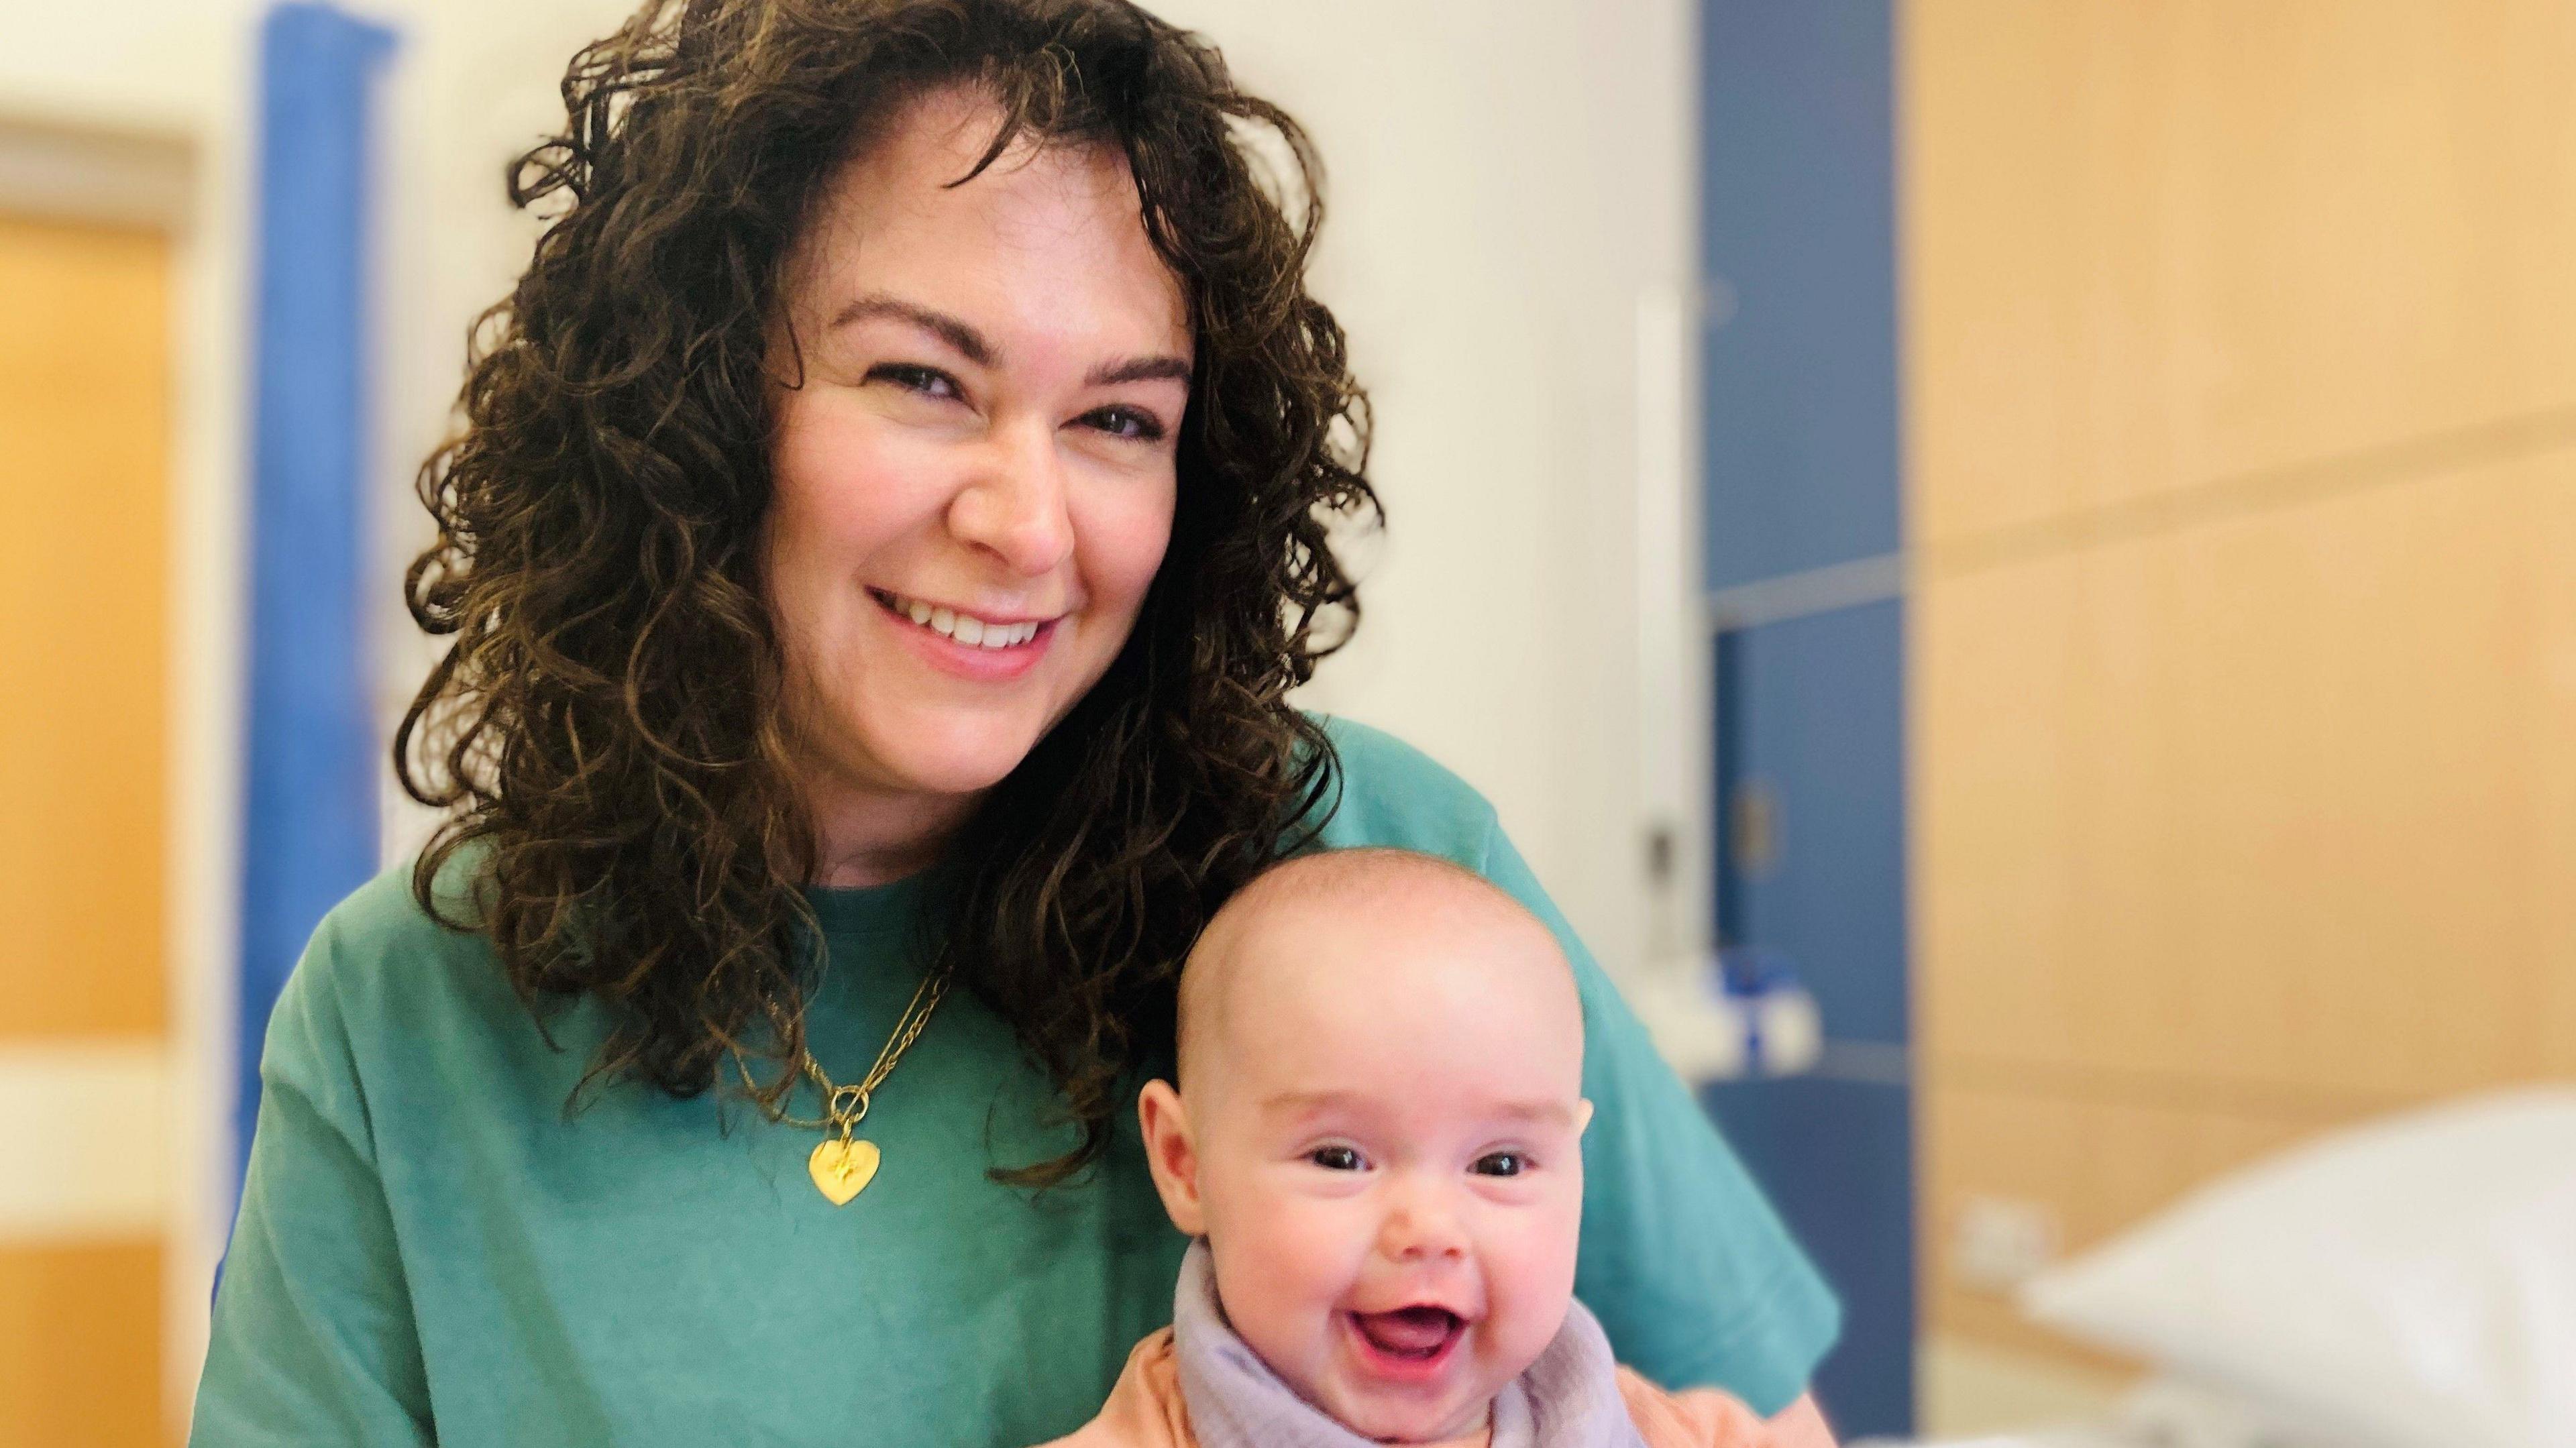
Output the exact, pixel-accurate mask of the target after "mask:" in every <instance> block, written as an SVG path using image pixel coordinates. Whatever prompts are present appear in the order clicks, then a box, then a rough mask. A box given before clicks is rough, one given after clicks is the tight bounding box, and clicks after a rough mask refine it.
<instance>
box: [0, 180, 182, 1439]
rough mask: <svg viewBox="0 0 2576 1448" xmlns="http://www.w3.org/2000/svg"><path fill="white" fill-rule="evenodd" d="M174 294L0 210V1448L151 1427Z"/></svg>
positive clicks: (156, 1308)
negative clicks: (2, 924)
mask: <svg viewBox="0 0 2576 1448" xmlns="http://www.w3.org/2000/svg"><path fill="white" fill-rule="evenodd" d="M169 291H170V242H169V240H168V238H167V237H166V236H164V235H162V234H161V233H158V232H155V231H149V230H142V229H126V228H117V227H107V226H97V225H83V224H74V223H66V222H59V221H50V220H36V219H30V218H18V217H11V216H8V215H6V214H0V921H6V922H7V924H6V930H5V934H0V1448H20V1445H36V1444H59V1443H81V1444H95V1445H110V1444H146V1443H154V1442H157V1441H160V1440H162V1439H164V1438H165V1437H167V1436H168V1425H167V1424H166V1423H165V1421H164V1413H163V1410H162V1384H161V1369H162V1351H161V1322H162V1314H161V1301H162V1288H161V1275H162V1258H163V1218H164V1212H165V1204H166V1202H167V1200H168V1194H169V1189H170V1180H169V1178H170V1173H169V1170H168V1168H167V1167H166V1166H165V1165H164V1164H163V1159H164V1157H165V1156H166V1155H167V1153H166V1152H163V1151H159V1150H156V1149H155V1143H156V1142H157V1141H162V1140H166V1135H165V1134H166V1132H167V1131H169V1130H170V1129H171V1128H172V1121H173V1118H172V1117H171V1114H170V1111H169V1107H170V1105H171V1103H170V1102H169V1100H168V1092H167V1087H166V1084H165V1083H166V1080H167V1076H168V1073H167V1070H166V1060H167V1054H168V1048H169V1025H170V1006H169V1000H168V994H169V992H168V986H167V977H168V972H167V968H166V965H165V960H166V953H165V952H166V948H167V945H166V924H167V915H166V905H165V900H166V897H167V890H166V888H165V887H166V875H167V868H166V864H165V861H166V859H167V855H168V843H167V842H168V818H167V816H168V795H169V791H168V788H167V781H168V773H169V766H168V754H169V731H168V713H169V710H168V699H169V692H168V690H169V685H168V681H167V676H168V673H169V662H170V660H169V643H168V634H169V608H170V603H169V600H170V589H169V582H168V580H169V558H168V537H167V535H168V498H169V492H170V431H171V419H170V395H169V394H170V364H169V346H170V339H169V311H170V303H169Z"/></svg>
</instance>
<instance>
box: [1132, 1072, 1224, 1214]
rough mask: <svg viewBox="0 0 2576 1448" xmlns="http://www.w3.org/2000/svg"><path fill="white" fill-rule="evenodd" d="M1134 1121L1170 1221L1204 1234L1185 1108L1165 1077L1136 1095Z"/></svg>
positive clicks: (1196, 1166)
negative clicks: (1143, 1133)
mask: <svg viewBox="0 0 2576 1448" xmlns="http://www.w3.org/2000/svg"><path fill="white" fill-rule="evenodd" d="M1136 1121H1137V1124H1138V1125H1139V1126H1141V1127H1143V1128H1144V1132H1145V1165H1146V1166H1148V1167H1149V1168H1151V1169H1152V1170H1153V1173H1154V1190H1155V1191H1156V1192H1158V1193H1160V1194H1161V1196H1162V1198H1163V1211H1164V1213H1165V1214H1166V1215H1168V1216H1169V1217H1171V1219H1172V1225H1173V1226H1175V1227H1178V1228H1180V1229H1181V1231H1182V1233H1183V1234H1184V1235H1186V1236H1191V1237H1204V1236H1206V1235H1207V1212H1206V1209H1205V1208H1204V1207H1203V1206H1202V1205H1201V1204H1200V1202H1199V1153H1198V1147H1197V1145H1196V1144H1195V1143H1194V1142H1193V1141H1192V1140H1191V1138H1190V1113H1189V1108H1188V1107H1187V1106H1186V1105H1184V1104H1183V1103H1182V1101H1181V1093H1180V1092H1178V1091H1175V1090H1173V1089H1172V1083H1171V1082H1169V1081H1148V1082H1146V1083H1145V1089H1144V1090H1143V1091H1141V1092H1139V1093H1137V1096H1136Z"/></svg>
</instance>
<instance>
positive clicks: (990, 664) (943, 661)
mask: <svg viewBox="0 0 2576 1448" xmlns="http://www.w3.org/2000/svg"><path fill="white" fill-rule="evenodd" d="M868 596H869V597H870V598H873V599H875V600H876V604H877V607H878V608H879V609H881V610H882V611H883V612H884V613H885V615H886V619H887V621H888V622H889V623H891V624H893V625H894V627H895V629H896V630H897V631H898V632H899V633H901V634H902V635H903V636H904V638H905V640H906V641H907V642H908V643H909V644H910V645H911V646H912V648H913V649H914V651H915V652H916V653H918V654H919V655H920V656H921V658H922V659H923V660H924V661H925V662H927V663H929V664H930V666H931V667H933V668H935V669H938V670H939V671H940V672H942V673H946V674H951V675H954V676H956V677H958V678H962V679H973V680H976V681H978V682H982V683H999V682H1003V681H1006V680H1010V679H1016V678H1018V677H1019V676H1020V675H1022V674H1025V673H1027V672H1028V671H1029V670H1031V669H1033V668H1035V667H1037V663H1038V660H1039V659H1041V658H1043V657H1044V656H1045V655H1046V651H1047V649H1048V647H1049V646H1050V645H1051V644H1052V643H1054V641H1055V636H1056V633H1057V625H1059V624H1061V623H1063V622H1064V621H1065V619H1066V618H1067V617H1069V615H1058V616H1057V617H1054V618H1049V619H1019V620H986V619H980V618H976V617H975V616H973V615H971V614H960V613H958V612H956V611H955V610H953V609H949V608H945V607H940V606H938V605H934V604H930V603H927V602H924V601H922V600H919V599H912V598H906V597H905V596H903V595H902V594H898V593H891V592H888V591H885V590H883V589H875V588H871V589H869V590H868ZM997 640H999V642H996V641H997Z"/></svg>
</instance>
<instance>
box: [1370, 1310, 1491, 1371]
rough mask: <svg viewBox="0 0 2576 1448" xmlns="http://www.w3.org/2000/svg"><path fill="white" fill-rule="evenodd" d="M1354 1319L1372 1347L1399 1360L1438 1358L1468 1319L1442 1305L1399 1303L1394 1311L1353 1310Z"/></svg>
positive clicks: (1416, 1360)
mask: <svg viewBox="0 0 2576 1448" xmlns="http://www.w3.org/2000/svg"><path fill="white" fill-rule="evenodd" d="M1351 1323H1352V1325H1353V1326H1355V1327H1357V1328H1358V1329H1359V1332H1360V1336H1361V1338H1363V1339H1364V1340H1366V1341H1367V1343H1368V1345H1369V1346H1370V1347H1373V1348H1375V1349H1377V1350H1378V1351H1379V1352H1382V1353H1384V1354H1386V1355H1387V1356H1388V1357H1391V1358H1394V1359H1396V1360H1397V1361H1399V1362H1408V1363H1429V1362H1433V1361H1436V1360H1437V1359H1438V1358H1439V1357H1440V1355H1441V1354H1442V1353H1443V1352H1445V1351H1446V1350H1447V1349H1448V1347H1449V1345H1450V1344H1451V1343H1453V1342H1455V1341H1457V1338H1458V1331H1459V1329H1460V1328H1463V1327H1465V1326H1466V1325H1467V1324H1466V1319H1464V1318H1462V1317H1460V1316H1459V1315H1458V1314H1456V1313H1454V1312H1451V1311H1449V1310H1448V1309H1447V1308H1443V1307H1399V1308H1397V1309H1396V1310H1395V1311H1393V1312H1354V1313H1352V1314H1351Z"/></svg>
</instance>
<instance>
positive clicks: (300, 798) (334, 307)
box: [234, 4, 393, 1180]
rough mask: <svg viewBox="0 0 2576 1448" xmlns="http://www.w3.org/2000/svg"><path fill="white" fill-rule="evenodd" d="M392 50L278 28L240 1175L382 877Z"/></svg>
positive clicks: (291, 20) (263, 88) (253, 663)
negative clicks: (330, 949) (262, 1089)
mask: <svg viewBox="0 0 2576 1448" xmlns="http://www.w3.org/2000/svg"><path fill="white" fill-rule="evenodd" d="M392 48H393V35H392V33H391V32H390V31H387V30H385V29H383V28H382V27H380V26H376V25H371V24H369V23H367V22H365V21H363V20H359V19H356V18H354V17H351V16H349V15H346V14H343V13H342V12H340V11H338V10H335V9H333V8H331V7H330V6H327V5H315V4H284V5H278V6H276V7H274V8H272V9H271V10H270V11H269V13H268V17H267V20H266V21H265V23H264V25H263V26H262V29H261V34H260V142H259V143H260V154H259V187H260V191H259V310H258V318H259V331H258V358H257V361H258V379H257V385H256V389H255V390H256V395H257V404H256V406H257V414H256V417H255V419H254V422H253V438H252V460H251V500H250V505H251V520H250V532H251V636H250V700H249V720H248V758H247V759H246V761H245V773H246V781H245V788H244V797H243V806H242V815H243V818H242V880H241V892H242V893H241V997H240V1002H239V1008H240V1016H239V1022H240V1040H239V1049H240V1056H239V1063H238V1068H237V1069H238V1071H239V1075H238V1077H237V1079H236V1083H235V1085H236V1090H235V1096H234V1129H235V1131H236V1133H237V1136H236V1138H235V1141H234V1151H235V1154H236V1165H238V1164H239V1161H240V1159H241V1158H242V1157H244V1156H246V1155H247V1153H248V1152H249V1150H250V1138H251V1128H252V1125H253V1123H254V1122H255V1121H256V1120H257V1118H258V1112H259V1058H260V1048H261V1045H262V1043H263V1041H264V1040H265V1037H266V1034H267V1027H268V1015H269V1010H270V1008H271V1007H272V1006H273V1005H274V1004H275V1003H276V1001H277V993H278V991H279V990H280V989H281V988H283V987H284V985H285V983H286V977H287V972H288V971H289V970H291V969H292V968H293V967H294V965H295V960H296V957H297V956H298V955H299V954H300V953H301V952H302V951H303V949H304V942H305V939H306V937H308V936H310V935H311V934H312V933H313V927H314V926H315V925H318V924H320V923H321V920H322V916H323V913H324V912H325V911H328V910H329V909H330V908H331V907H332V906H333V905H335V904H337V903H339V900H340V898H341V897H342V896H344V895H346V894H348V893H349V892H350V891H352V890H355V889H356V888H357V887H358V886H360V885H363V884H365V883H366V882H367V879H368V877H369V876H371V875H373V874H374V873H375V872H376V853H377V841H376V779H377V771H378V769H379V767H380V765H379V761H378V759H377V752H376V751H377V744H376V728H375V721H374V719H373V718H372V717H371V709H372V704H373V693H374V690H373V688H372V687H371V676H370V675H369V673H368V671H367V667H366V659H367V650H366V648H365V644H364V641H363V632H364V630H363V624H364V620H365V619H366V617H367V612H368V611H367V609H366V608H365V607H364V605H363V603H362V601H361V593H360V590H361V588H362V586H363V583H362V580H363V579H364V577H365V558H366V556H367V554H366V538H367V531H366V508H365V506H364V495H365V485H366V479H367V475H368V450H369V446H370V439H369V433H368V426H367V424H368V406H367V402H368V393H369V389H370V387H371V386H372V382H373V376H374V371H373V368H372V367H371V366H370V365H369V359H368V356H367V328H366V316H367V306H366V288H367V281H368V267H367V264H366V241H367V224H366V216H367V206H368V191H369V186H368V176H367V172H368V168H369V157H370V155H371V152H372V150H373V147H374V137H373V112H374V85H375V77H376V75H377V74H378V72H379V71H380V70H381V68H382V66H383V64H384V61H385V59H386V57H387V56H388V55H389V54H390V52H391V50H392ZM236 1180H238V1177H237V1178H236Z"/></svg>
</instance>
